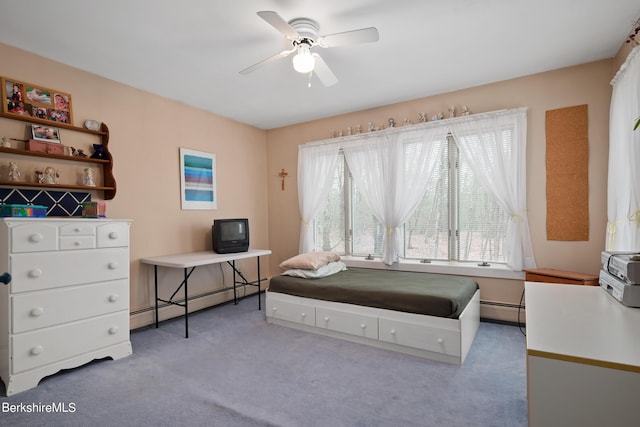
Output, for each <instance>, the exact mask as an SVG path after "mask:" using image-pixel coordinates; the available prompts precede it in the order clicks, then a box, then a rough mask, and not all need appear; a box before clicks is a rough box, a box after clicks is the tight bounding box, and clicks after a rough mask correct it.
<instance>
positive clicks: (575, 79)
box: [267, 60, 613, 304]
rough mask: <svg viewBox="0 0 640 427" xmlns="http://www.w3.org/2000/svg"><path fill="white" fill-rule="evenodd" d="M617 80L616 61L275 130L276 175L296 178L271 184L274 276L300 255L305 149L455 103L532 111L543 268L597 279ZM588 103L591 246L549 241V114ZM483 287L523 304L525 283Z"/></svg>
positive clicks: (534, 216) (532, 197)
mask: <svg viewBox="0 0 640 427" xmlns="http://www.w3.org/2000/svg"><path fill="white" fill-rule="evenodd" d="M470 72H471V71H470ZM612 75H613V60H603V61H598V62H594V63H589V64H585V65H580V66H575V67H570V68H564V69H560V70H555V71H551V72H546V73H541V74H536V75H531V76H527V77H522V78H518V79H513V80H507V81H503V82H499V83H495V84H488V85H484V86H479V87H474V88H469V89H465V90H460V91H456V92H450V93H446V94H441V95H437V96H430V97H426V98H421V99H416V100H412V101H407V102H402V103H397V104H393V105H386V106H381V107H377V108H373V109H370V110H365V111H358V112H354V113H350V114H344V115H340V116H335V117H330V118H327V119H322V120H316V121H312V122H307V123H302V124H298V125H293V126H287V127H283V128H278V129H272V130H269V131H267V143H268V150H267V155H268V169H269V172H270V173H274V174H275V172H276V171H278V170H280V169H281V168H285V169H286V170H287V171H288V172H289V176H290V177H291V178H289V179H288V180H287V188H286V190H285V191H281V190H280V189H279V188H277V187H276V186H274V185H270V186H269V191H270V194H269V232H270V235H271V236H278V239H271V249H272V250H273V255H272V256H271V260H270V262H271V271H272V273H274V274H275V273H276V272H278V271H279V269H278V263H279V262H281V261H282V260H284V259H286V258H287V257H289V256H292V255H294V254H296V253H297V251H298V238H299V230H298V228H299V224H300V215H299V211H298V199H297V188H296V178H295V176H296V173H297V169H296V164H297V147H298V145H299V144H303V143H305V142H309V141H315V140H323V139H327V138H329V137H330V135H331V132H332V131H339V130H343V131H345V132H346V129H347V127H349V126H351V127H352V128H355V126H357V125H361V126H362V128H363V129H366V127H367V123H368V122H373V123H374V124H376V125H383V124H385V123H386V122H387V119H388V118H389V117H393V118H394V119H395V121H396V123H402V122H403V120H404V118H410V119H411V120H412V121H413V122H417V121H418V113H419V112H421V111H424V112H426V113H427V114H428V117H431V116H433V115H435V114H436V113H438V112H441V111H442V112H444V113H445V114H447V109H448V106H449V105H455V106H457V107H458V108H460V106H461V105H467V106H469V108H470V110H471V112H472V113H473V112H476V113H479V112H487V111H494V110H500V109H505V108H515V107H528V114H527V117H528V131H527V204H528V213H529V221H530V226H531V234H532V239H533V249H534V253H535V257H536V261H537V265H538V267H540V268H543V267H544V268H554V269H562V270H569V271H578V272H584V273H591V274H597V272H598V271H599V269H600V261H599V260H600V252H601V251H602V250H603V248H604V238H605V226H606V203H607V198H606V188H607V186H606V183H607V158H608V135H609V134H608V129H609V104H610V98H611V87H610V85H609V81H610V79H611V77H612ZM399 78H401V77H399ZM416 91H419V88H417V89H416ZM581 104H588V109H589V224H590V225H589V240H588V241H582V242H565V241H549V240H547V238H546V199H545V193H546V177H545V112H546V111H547V110H551V109H556V108H562V107H569V106H573V105H581ZM479 281H480V283H481V289H482V298H483V299H489V300H493V301H502V302H507V303H514V304H517V303H518V299H519V296H520V291H521V289H522V282H518V281H512V280H497V279H496V280H489V279H486V278H483V279H479ZM514 287H515V289H514Z"/></svg>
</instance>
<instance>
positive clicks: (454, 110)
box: [449, 105, 456, 119]
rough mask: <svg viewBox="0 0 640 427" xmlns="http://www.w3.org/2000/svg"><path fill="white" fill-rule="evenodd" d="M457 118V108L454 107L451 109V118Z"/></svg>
mask: <svg viewBox="0 0 640 427" xmlns="http://www.w3.org/2000/svg"><path fill="white" fill-rule="evenodd" d="M455 116H456V107H454V106H453V105H452V106H451V107H449V118H450V119H453V118H454V117H455Z"/></svg>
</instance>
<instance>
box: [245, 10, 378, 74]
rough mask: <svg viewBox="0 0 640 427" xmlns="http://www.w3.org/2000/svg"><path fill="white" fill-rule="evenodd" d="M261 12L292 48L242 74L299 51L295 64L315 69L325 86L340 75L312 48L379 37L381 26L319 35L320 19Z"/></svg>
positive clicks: (306, 70) (307, 70)
mask: <svg viewBox="0 0 640 427" xmlns="http://www.w3.org/2000/svg"><path fill="white" fill-rule="evenodd" d="M258 16H259V17H261V18H262V19H264V20H265V21H267V23H268V24H270V25H271V26H272V27H274V28H275V29H276V30H278V31H280V32H281V33H282V34H284V35H285V37H286V38H287V39H288V40H290V41H291V49H288V50H283V51H282V52H280V53H277V54H275V55H273V56H271V57H269V58H267V59H264V60H262V61H260V62H258V63H257V64H254V65H252V66H250V67H247V68H245V69H244V70H242V71H240V74H249V73H252V72H253V71H255V70H257V69H258V68H261V67H263V66H265V65H267V64H270V63H272V62H275V61H277V60H279V59H281V58H286V57H287V56H289V55H290V54H292V53H294V52H296V55H295V56H294V57H293V68H294V69H295V70H296V71H297V72H299V73H303V74H307V73H312V72H315V74H316V76H318V79H320V81H321V82H322V84H323V85H325V86H332V85H334V84H336V83H337V82H338V78H337V77H336V76H335V74H333V71H331V69H330V68H329V66H328V65H327V63H326V62H324V60H323V59H322V57H321V56H320V55H319V54H318V53H316V52H311V49H312V48H314V47H315V46H320V47H322V48H329V47H335V46H344V45H350V44H359V43H368V42H375V41H378V38H379V37H378V30H377V29H376V28H375V27H368V28H361V29H359V30H352V31H345V32H341V33H335V34H328V35H324V36H319V35H318V30H319V28H320V27H319V26H318V23H317V22H316V21H314V20H312V19H309V18H295V19H292V20H290V21H289V22H287V21H285V20H284V19H283V18H282V17H281V16H280V15H278V13H277V12H272V11H261V12H258Z"/></svg>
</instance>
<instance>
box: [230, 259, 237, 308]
mask: <svg viewBox="0 0 640 427" xmlns="http://www.w3.org/2000/svg"><path fill="white" fill-rule="evenodd" d="M231 268H232V270H233V304H234V305H238V296H237V293H236V261H235V260H233V261H231Z"/></svg>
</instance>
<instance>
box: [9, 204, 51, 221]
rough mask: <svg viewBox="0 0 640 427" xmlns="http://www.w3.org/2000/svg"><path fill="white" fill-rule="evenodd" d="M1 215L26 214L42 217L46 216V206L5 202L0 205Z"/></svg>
mask: <svg viewBox="0 0 640 427" xmlns="http://www.w3.org/2000/svg"><path fill="white" fill-rule="evenodd" d="M0 216H1V217H14V216H27V217H34V218H44V217H46V216H47V207H46V206H40V205H13V204H9V203H5V204H4V205H2V206H0Z"/></svg>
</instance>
